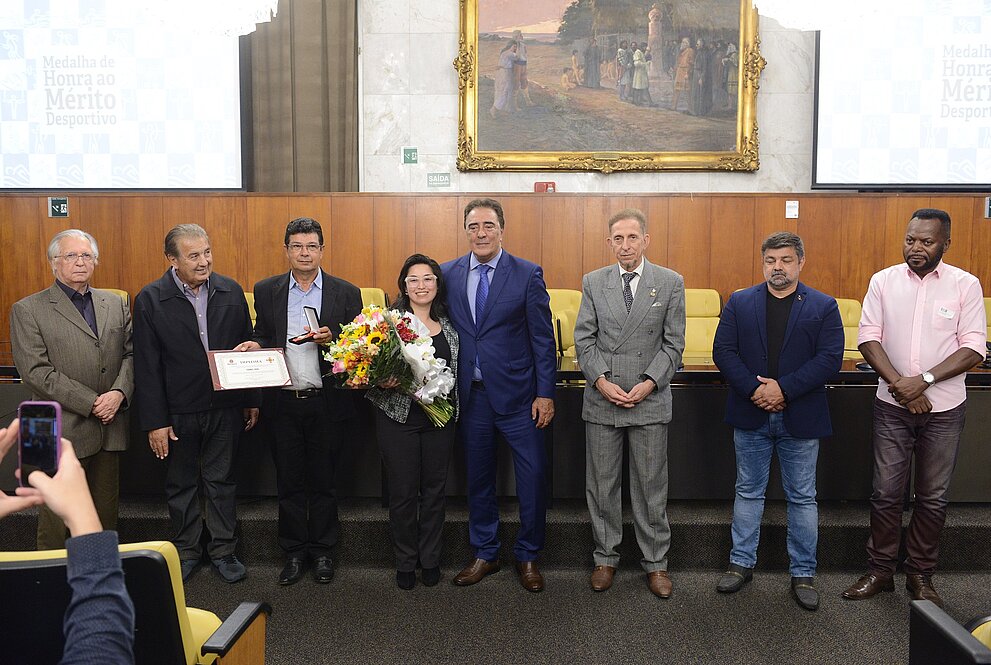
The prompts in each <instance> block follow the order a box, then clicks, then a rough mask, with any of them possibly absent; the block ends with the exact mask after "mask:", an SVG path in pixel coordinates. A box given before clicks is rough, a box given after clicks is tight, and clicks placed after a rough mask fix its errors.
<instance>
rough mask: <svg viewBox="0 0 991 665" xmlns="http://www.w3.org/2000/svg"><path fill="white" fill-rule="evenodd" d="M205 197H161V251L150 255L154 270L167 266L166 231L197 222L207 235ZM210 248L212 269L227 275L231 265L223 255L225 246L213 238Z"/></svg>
mask: <svg viewBox="0 0 991 665" xmlns="http://www.w3.org/2000/svg"><path fill="white" fill-rule="evenodd" d="M205 217H206V197H203V196H184V195H179V196H165V197H162V221H163V222H164V225H163V226H164V228H163V233H162V237H161V238H159V240H158V241H159V243H160V244H161V245H162V246H163V251H161V252H156V253H155V254H153V255H152V257H153V258H152V259H151V260H152V262H153V264H154V265H155V267H156V268H157V270H156V272H157V273H158V274H159V275H161V273H163V272H164V271H165V269H166V268H167V267H168V266H169V261H168V259H167V258H165V254H164V242H165V236H166V235H167V234H168V232H169V231H170V230H171V229H172V228H173V227H174V226H176V225H178V224H199V225H200V226H202V227H203V228H204V229H205V230H206V232H207V234H208V235H209V233H210V229H208V228H206V226H204V224H205V222H206V219H205ZM210 249H211V250H212V252H213V269H214V270H215V271H217V272H219V273H221V274H225V275H229V274H230V269H231V265H230V264H229V263H228V262H227V260H228V259H227V257H225V256H224V251H225V250H226V248H225V247H222V246H220V245H215V244H214V241H213V238H211V239H210Z"/></svg>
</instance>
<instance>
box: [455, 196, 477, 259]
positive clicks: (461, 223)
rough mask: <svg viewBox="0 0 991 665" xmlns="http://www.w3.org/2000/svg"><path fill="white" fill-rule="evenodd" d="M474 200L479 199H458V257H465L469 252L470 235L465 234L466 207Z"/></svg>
mask: <svg viewBox="0 0 991 665" xmlns="http://www.w3.org/2000/svg"><path fill="white" fill-rule="evenodd" d="M474 198H477V197H475V196H459V197H458V256H464V255H465V254H467V253H468V250H469V245H468V234H467V233H465V206H466V205H468V202H469V201H471V200H472V199H474Z"/></svg>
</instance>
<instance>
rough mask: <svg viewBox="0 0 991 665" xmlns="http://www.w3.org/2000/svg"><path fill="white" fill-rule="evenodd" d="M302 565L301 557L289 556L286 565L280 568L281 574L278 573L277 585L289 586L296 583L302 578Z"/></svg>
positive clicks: (303, 563)
mask: <svg viewBox="0 0 991 665" xmlns="http://www.w3.org/2000/svg"><path fill="white" fill-rule="evenodd" d="M304 565H305V562H304V561H303V557H301V556H291V557H289V558H288V559H286V565H285V566H284V567H283V568H282V572H281V573H279V584H281V585H282V586H289V585H290V584H295V583H296V582H298V581H299V580H300V578H301V577H303V566H304Z"/></svg>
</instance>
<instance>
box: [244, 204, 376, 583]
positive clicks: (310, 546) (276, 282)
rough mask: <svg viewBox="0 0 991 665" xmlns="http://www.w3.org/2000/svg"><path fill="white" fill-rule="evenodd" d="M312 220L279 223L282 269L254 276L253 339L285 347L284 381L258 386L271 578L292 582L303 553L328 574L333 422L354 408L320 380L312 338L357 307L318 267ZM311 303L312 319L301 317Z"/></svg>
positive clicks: (318, 242) (333, 533) (356, 295)
mask: <svg viewBox="0 0 991 665" xmlns="http://www.w3.org/2000/svg"><path fill="white" fill-rule="evenodd" d="M323 249H324V245H323V230H322V229H321V228H320V223H319V222H317V221H316V220H314V219H310V218H309V217H300V218H299V219H294V220H292V221H291V222H289V225H288V226H287V227H286V235H285V251H286V259H287V260H288V261H289V272H287V273H283V274H281V275H275V276H274V277H269V278H267V279H263V280H262V281H260V282H258V283H257V284H255V311H256V313H257V319H256V321H255V334H254V341H255V342H257V343H258V344H259V345H260V346H261V347H264V348H280V349H285V356H286V364H287V365H288V367H289V375H290V377H291V378H292V384H291V385H289V386H285V387H284V388H273V389H269V390H266V391H265V394H264V397H263V401H262V414H263V418H264V421H265V422H266V423H267V424H268V426H269V428H270V431H271V434H272V436H273V437H274V438H275V447H274V452H275V464H276V469H277V482H278V487H279V546H280V547H282V550H283V551H284V552H285V554H286V563H285V567H284V568H283V569H282V572H281V573H280V574H279V584H282V585H289V584H295V583H296V582H298V581H299V580H300V578H301V577H302V576H303V572H304V567H305V566H306V560H307V558H309V559H310V561H311V562H312V563H313V577H314V579H315V580H316V581H317V582H319V583H322V584H326V583H327V582H330V581H331V579H332V578H333V576H334V563H333V559H332V558H331V551H332V549H333V547H334V545H336V544H337V537H338V533H339V531H340V523H339V522H338V518H337V496H336V493H335V489H334V473H335V470H336V468H335V467H336V459H337V454H338V451H339V447H340V437H341V431H342V428H341V423H340V421H343V420H346V419H348V418H350V417H351V416H352V415H353V414H354V405H353V403H352V398H351V393H349V392H348V391H346V390H333V389H332V388H331V387H330V386H329V385H328V386H327V387H326V388H324V383H323V376H324V375H325V374H328V373H329V372H330V366H329V364H328V363H327V362H326V361H324V360H323V358H322V357H321V354H320V346H319V345H320V344H322V343H325V342H328V341H331V340H333V339H334V336H335V334H336V333H337V332H338V331H340V329H341V325H343V324H345V323H349V322H351V320H352V319H354V318H355V317H356V316H358V314H359V313H360V312H361V291H359V290H358V288H357V287H356V286H354V285H353V284H350V283H349V282H346V281H344V280H343V279H338V278H337V277H334V276H332V275H329V274H328V273H326V272H324V271H323V270H322V269H321V267H320V261H321V259H322V258H323ZM307 308H312V310H311V315H313V316H315V317H316V319H317V321H318V323H319V327H318V328H316V329H315V330H314V329H311V328H312V326H311V325H310V324H309V323H308V319H307V317H306V310H307Z"/></svg>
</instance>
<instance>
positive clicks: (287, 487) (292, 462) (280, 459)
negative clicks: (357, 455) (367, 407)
mask: <svg viewBox="0 0 991 665" xmlns="http://www.w3.org/2000/svg"><path fill="white" fill-rule="evenodd" d="M279 393H280V395H279V411H278V413H277V414H276V416H275V419H274V422H273V423H272V425H273V434H274V437H275V450H274V457H275V465H276V481H277V483H278V486H279V546H280V547H281V548H282V549H283V550H284V551H285V552H286V553H287V554H309V555H310V556H311V557H318V556H329V555H330V551H331V548H332V547H334V545H336V544H337V538H338V535H339V534H340V522H339V521H338V517H337V491H336V489H335V487H334V473H335V471H336V468H337V455H338V452H339V451H340V446H339V445H338V437H337V435H336V434H335V424H336V425H339V423H334V422H332V421H331V420H330V417H329V414H328V413H327V403H326V401H324V399H323V397H321V396H320V395H314V396H312V397H304V398H298V397H296V396H295V395H294V394H293V393H292V392H290V391H287V390H280V391H279ZM338 429H339V428H338Z"/></svg>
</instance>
